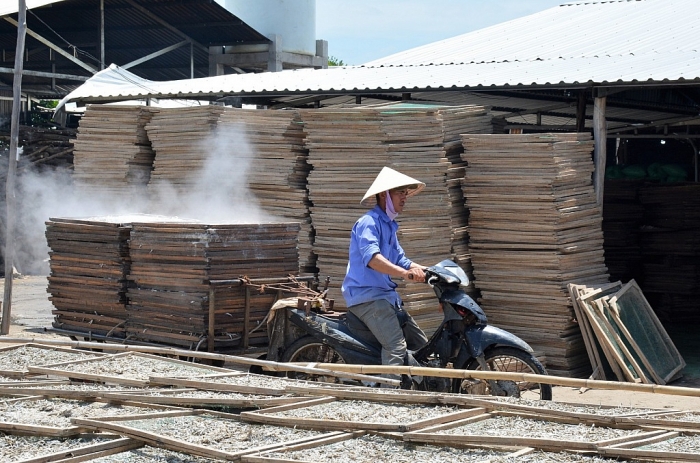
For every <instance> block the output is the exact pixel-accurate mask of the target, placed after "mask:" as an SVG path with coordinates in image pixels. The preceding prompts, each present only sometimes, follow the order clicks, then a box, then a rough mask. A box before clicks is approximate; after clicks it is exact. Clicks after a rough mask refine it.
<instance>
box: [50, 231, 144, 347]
mask: <svg viewBox="0 0 700 463" xmlns="http://www.w3.org/2000/svg"><path fill="white" fill-rule="evenodd" d="M46 240H47V242H48V245H49V248H50V252H49V265H50V269H51V273H50V275H49V277H48V280H49V284H48V287H47V292H48V293H49V294H51V296H50V297H49V300H51V302H52V303H53V306H54V307H55V310H54V311H53V314H54V315H55V321H54V322H53V326H54V328H57V329H62V330H68V331H77V332H82V333H86V334H88V333H92V334H96V335H103V336H104V335H108V334H109V336H114V337H121V338H123V337H124V327H123V322H124V320H125V318H126V290H127V283H128V281H127V275H128V273H129V264H130V261H129V245H128V241H129V227H128V226H126V225H124V224H123V223H119V222H113V221H112V220H111V219H109V218H104V219H101V218H96V219H84V220H83V219H64V218H52V219H49V220H48V221H47V222H46Z"/></svg>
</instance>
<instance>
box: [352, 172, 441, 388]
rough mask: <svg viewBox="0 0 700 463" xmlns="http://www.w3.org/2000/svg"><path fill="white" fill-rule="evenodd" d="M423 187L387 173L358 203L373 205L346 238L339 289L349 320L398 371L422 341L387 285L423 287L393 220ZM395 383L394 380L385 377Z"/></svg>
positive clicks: (422, 275) (420, 332)
mask: <svg viewBox="0 0 700 463" xmlns="http://www.w3.org/2000/svg"><path fill="white" fill-rule="evenodd" d="M424 187H425V184H424V183H423V182H421V181H419V180H416V179H414V178H411V177H409V176H407V175H404V174H402V173H400V172H397V171H395V170H393V169H391V168H389V167H384V168H382V170H381V172H380V173H379V175H377V177H376V179H375V180H374V182H373V183H372V185H371V186H370V187H369V189H368V190H367V193H365V196H364V197H363V198H362V201H360V203H361V204H365V203H366V201H367V200H368V199H370V198H372V197H374V199H375V200H376V203H377V204H376V205H375V206H374V207H373V208H372V209H370V210H369V211H368V212H367V213H365V214H364V215H363V216H362V217H360V218H359V219H358V220H357V222H355V225H354V226H353V228H352V232H351V235H350V249H349V260H348V266H347V271H346V275H345V279H344V280H343V284H342V288H341V289H342V292H343V297H344V298H345V302H346V304H347V306H348V312H349V314H350V315H349V317H350V320H349V321H350V323H352V318H351V317H352V316H355V317H357V318H358V319H359V320H361V321H362V322H363V323H364V324H365V325H366V326H367V328H369V330H370V331H371V332H372V334H373V335H374V337H375V338H376V339H377V341H379V343H380V344H381V346H382V351H381V356H382V364H383V365H404V359H405V356H406V349H407V348H410V349H411V350H417V349H420V348H421V347H423V346H424V345H426V344H427V342H428V338H427V337H426V335H425V333H423V330H421V329H420V327H419V326H418V325H417V324H416V322H415V321H414V320H413V317H411V315H409V314H408V313H407V312H406V311H405V310H404V309H403V308H402V305H403V303H402V301H401V297H400V296H399V294H398V293H397V292H396V287H397V284H396V283H394V282H393V281H392V280H391V277H394V278H404V279H408V280H412V281H417V282H423V281H425V273H424V269H425V267H424V266H422V265H419V264H417V263H415V262H413V261H411V260H410V259H408V258H407V257H406V256H405V254H404V251H403V248H401V245H400V244H399V241H398V238H397V236H396V232H397V230H398V228H399V225H398V224H397V223H396V221H395V219H396V217H397V216H398V215H399V213H401V212H403V209H404V207H405V205H406V199H407V198H409V197H411V196H413V195H415V194H417V193H418V192H420V191H421V190H422V189H423V188H424ZM388 376H389V377H391V378H393V379H398V378H399V376H398V375H388Z"/></svg>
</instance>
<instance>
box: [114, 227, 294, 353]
mask: <svg viewBox="0 0 700 463" xmlns="http://www.w3.org/2000/svg"><path fill="white" fill-rule="evenodd" d="M298 234H299V225H298V224H297V223H264V224H263V223H261V224H226V225H211V224H200V223H173V222H170V223H157V222H148V223H146V222H144V223H133V224H132V231H131V240H130V255H131V261H132V264H131V272H130V274H129V280H131V281H133V286H132V287H130V288H129V290H128V293H127V297H128V299H129V305H128V306H127V311H128V321H127V329H126V331H127V334H128V337H129V339H130V340H137V341H140V342H156V343H162V344H170V345H176V346H183V347H186V348H196V347H197V345H198V343H199V342H201V341H203V340H204V339H206V337H207V335H208V326H209V297H210V288H211V285H210V281H212V280H233V279H239V278H241V277H244V276H245V277H248V278H262V277H265V278H273V277H280V278H285V277H287V276H288V275H289V274H295V273H296V272H297V271H298V268H299V261H298V257H297V250H296V242H297V236H298ZM275 297H276V295H275V294H250V295H249V298H248V300H247V299H246V290H245V287H243V286H239V285H238V284H232V285H230V286H227V287H220V289H217V290H216V294H215V307H214V308H215V314H214V317H215V320H214V326H215V333H214V337H215V339H216V342H219V343H220V344H221V345H230V343H227V341H228V340H240V339H241V337H243V335H244V333H243V326H244V323H243V322H244V320H245V321H248V322H250V323H251V324H252V326H253V327H254V326H256V325H257V324H258V323H260V321H261V320H263V319H264V318H265V316H266V315H267V312H268V311H269V309H270V307H271V306H272V304H273V302H274V300H275ZM246 304H247V305H248V306H249V309H248V310H249V312H248V313H246ZM246 336H247V335H246ZM250 343H251V344H258V345H261V344H265V343H267V334H266V332H265V330H264V329H262V330H259V331H257V332H256V333H254V334H253V335H251V337H250Z"/></svg>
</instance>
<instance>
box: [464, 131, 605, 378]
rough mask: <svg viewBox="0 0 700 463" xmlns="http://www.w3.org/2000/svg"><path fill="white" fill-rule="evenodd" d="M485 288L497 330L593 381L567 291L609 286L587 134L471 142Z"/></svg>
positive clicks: (479, 278) (477, 263)
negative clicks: (575, 287)
mask: <svg viewBox="0 0 700 463" xmlns="http://www.w3.org/2000/svg"><path fill="white" fill-rule="evenodd" d="M463 144H464V148H465V152H464V155H463V156H464V159H465V160H466V161H467V162H468V165H469V166H468V168H467V170H466V177H465V179H464V194H465V197H466V204H467V207H468V208H469V211H470V212H469V213H470V215H469V236H470V250H471V254H472V261H473V265H474V275H475V277H476V281H475V283H476V286H477V288H478V289H479V290H480V291H481V296H482V299H481V302H482V306H483V308H484V311H485V312H486V314H487V316H488V317H489V320H490V322H492V323H493V324H494V325H497V326H499V327H501V328H504V329H506V330H509V331H511V332H513V333H515V334H517V335H518V336H520V337H522V338H523V339H525V341H527V342H529V343H530V344H531V345H532V346H533V348H534V349H535V350H536V351H539V352H543V353H544V354H545V355H546V363H547V368H548V370H549V372H550V373H552V374H556V375H562V376H581V375H587V374H589V373H590V364H589V362H588V359H587V355H586V350H585V346H584V344H583V340H582V338H581V332H580V330H579V327H578V325H577V324H576V322H575V318H574V313H573V307H572V303H571V300H570V298H569V294H568V288H567V285H568V284H569V283H575V284H584V285H586V284H595V283H603V282H607V281H608V274H607V269H606V267H605V260H604V256H603V233H602V228H601V223H602V217H601V210H600V208H599V207H598V205H597V204H596V198H595V193H594V190H593V185H592V181H591V174H592V172H593V162H592V158H591V151H592V149H593V142H592V140H591V137H590V135H588V134H575V133H574V134H531V135H474V136H471V135H464V136H463Z"/></svg>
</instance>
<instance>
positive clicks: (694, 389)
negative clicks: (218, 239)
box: [0, 276, 700, 411]
mask: <svg viewBox="0 0 700 463" xmlns="http://www.w3.org/2000/svg"><path fill="white" fill-rule="evenodd" d="M46 287H47V280H46V277H44V276H22V277H17V278H15V279H14V280H13V284H12V307H11V317H10V320H11V325H10V334H9V335H8V336H6V337H3V336H0V342H3V341H8V340H10V339H16V338H23V339H32V338H34V339H35V340H36V341H37V342H39V341H40V340H41V339H62V340H68V338H66V337H65V336H62V335H58V334H56V333H52V332H51V331H50V330H51V322H52V321H53V315H52V314H51V310H52V308H53V306H52V304H51V301H49V299H48V297H49V295H48V293H47V292H46ZM0 291H2V292H3V293H4V279H3V280H0ZM1 346H2V344H0V347H1ZM670 386H675V387H679V388H685V389H688V392H691V393H695V394H698V393H700V378H698V377H690V376H688V375H686V376H684V377H683V378H681V379H680V380H678V381H675V382H674V383H673V384H670ZM674 389H676V388H674ZM679 391H680V392H683V389H680V390H679ZM553 396H554V397H553V398H554V400H556V401H558V402H568V403H581V404H588V405H609V406H622V407H638V408H663V409H676V410H692V411H700V397H691V396H687V395H669V394H660V393H644V392H628V391H614V390H604V389H588V390H585V391H582V390H580V389H578V388H572V387H564V386H555V387H554V391H553Z"/></svg>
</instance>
